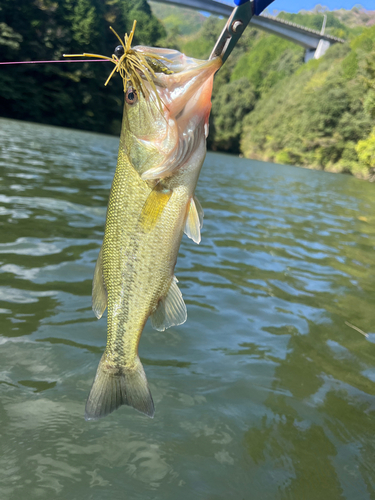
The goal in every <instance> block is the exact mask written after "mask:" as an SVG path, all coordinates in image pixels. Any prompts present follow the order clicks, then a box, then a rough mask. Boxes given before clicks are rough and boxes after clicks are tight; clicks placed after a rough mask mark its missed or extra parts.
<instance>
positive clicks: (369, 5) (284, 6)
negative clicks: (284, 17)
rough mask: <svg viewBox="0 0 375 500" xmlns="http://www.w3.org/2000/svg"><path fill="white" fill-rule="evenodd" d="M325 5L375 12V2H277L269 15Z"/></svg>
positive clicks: (228, 0) (334, 7) (333, 7)
mask: <svg viewBox="0 0 375 500" xmlns="http://www.w3.org/2000/svg"><path fill="white" fill-rule="evenodd" d="M218 1H221V2H223V3H227V4H229V5H233V4H234V1H231V0H218ZM318 4H320V5H324V6H325V7H328V9H329V10H336V9H347V10H350V9H352V8H353V7H354V6H359V5H361V6H362V7H364V8H365V9H368V10H375V0H362V1H360V2H358V1H357V2H356V1H354V0H320V1H319V0H318V1H317V0H275V1H274V2H273V3H271V5H270V6H269V8H268V10H269V13H270V14H272V13H273V10H276V11H280V10H285V11H286V12H299V11H300V10H311V9H313V8H314V7H315V5H318Z"/></svg>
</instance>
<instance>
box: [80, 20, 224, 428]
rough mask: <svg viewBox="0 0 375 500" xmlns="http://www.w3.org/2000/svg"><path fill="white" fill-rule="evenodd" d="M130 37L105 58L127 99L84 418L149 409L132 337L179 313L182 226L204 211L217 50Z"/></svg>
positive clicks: (197, 224) (101, 262) (97, 283)
mask: <svg viewBox="0 0 375 500" xmlns="http://www.w3.org/2000/svg"><path fill="white" fill-rule="evenodd" d="M134 27H135V26H134ZM134 27H133V31H134ZM133 31H132V33H133ZM116 35H117V34H116ZM131 35H132V34H131ZM117 36H118V35H117ZM130 38H132V36H129V37H128V36H127V35H125V43H124V42H123V41H122V39H121V38H119V39H120V41H121V44H122V45H121V46H119V47H117V48H116V50H115V54H114V55H113V56H112V58H111V60H112V61H113V62H114V63H115V64H116V67H115V68H114V71H113V72H115V71H117V72H119V73H120V75H121V76H122V78H123V81H124V93H125V99H124V110H123V120H122V125H121V134H120V142H119V151H118V160H117V167H116V171H115V175H114V179H113V183H112V187H111V190H110V195H109V202H108V208H107V215H106V222H105V229H104V238H103V244H102V247H101V249H100V251H99V256H98V260H97V262H96V266H95V271H94V279H93V287H92V308H93V311H94V313H95V315H96V317H97V318H98V319H100V318H101V317H102V315H103V313H104V311H105V309H106V308H107V311H108V315H107V344H106V348H105V351H104V353H103V355H102V357H101V360H100V362H99V365H98V368H97V372H96V375H95V378H94V382H93V384H92V387H91V390H90V393H89V396H88V399H87V403H86V407H85V419H86V420H97V419H100V418H102V417H105V416H106V415H108V414H110V413H112V412H113V411H114V410H116V409H117V408H119V407H120V406H121V405H128V406H131V407H133V408H135V409H136V410H138V411H139V412H142V413H143V414H145V415H147V416H149V417H151V418H152V417H153V416H154V412H155V407H154V403H153V399H152V395H151V392H150V389H149V386H148V382H147V378H146V374H145V371H144V368H143V366H142V363H141V360H140V358H139V354H138V345H139V342H140V338H141V334H142V331H143V329H144V327H145V324H146V322H147V320H148V319H149V318H150V320H151V326H152V327H153V328H154V329H156V330H159V331H164V330H165V329H166V328H169V327H171V326H177V325H180V324H182V323H184V322H185V321H186V318H187V310H186V305H185V303H184V300H183V297H182V294H181V291H180V289H179V287H178V284H177V283H178V280H177V278H176V276H175V274H174V269H175V265H176V262H177V255H178V251H179V247H180V243H181V239H182V236H183V234H184V232H185V234H186V235H187V236H188V237H189V238H191V239H192V240H193V241H194V242H196V243H199V242H200V240H201V228H202V224H203V210H202V207H201V205H200V203H199V201H198V200H197V198H196V197H195V194H194V192H195V188H196V185H197V181H198V177H199V173H200V171H201V167H202V164H203V161H204V159H205V155H206V138H207V135H208V120H209V114H210V110H211V94H212V85H213V77H214V74H215V73H216V71H217V70H218V69H219V68H220V66H221V64H222V61H221V58H220V57H215V58H213V59H211V60H207V61H205V60H199V59H194V58H190V57H188V56H186V55H184V54H183V53H181V52H179V51H177V50H170V49H160V48H152V47H146V46H141V45H138V46H135V47H133V48H131V47H130V43H129V40H130ZM116 53H117V54H118V55H117V56H116ZM85 55H87V54H85ZM93 56H95V55H93ZM98 57H100V56H98ZM113 72H112V73H111V75H112V74H113ZM111 75H110V76H111Z"/></svg>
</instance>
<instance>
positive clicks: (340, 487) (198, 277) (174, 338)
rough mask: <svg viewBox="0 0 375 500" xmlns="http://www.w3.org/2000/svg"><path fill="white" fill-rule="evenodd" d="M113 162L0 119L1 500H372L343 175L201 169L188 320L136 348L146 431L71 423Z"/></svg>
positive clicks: (89, 138)
mask: <svg viewBox="0 0 375 500" xmlns="http://www.w3.org/2000/svg"><path fill="white" fill-rule="evenodd" d="M117 147H118V140H117V139H116V138H111V137H107V136H101V135H95V134H89V133H83V132H77V131H72V130H65V129H61V128H52V127H43V126H39V125H33V124H27V123H20V122H15V121H9V120H0V178H1V180H0V227H1V232H0V271H1V274H0V280H1V281H0V284H1V288H0V313H1V315H0V319H1V329H0V344H1V346H0V391H1V397H0V434H1V438H0V439H1V440H0V451H1V453H0V491H1V499H2V500H14V499H24V498H28V499H31V500H34V499H35V500H36V499H43V498H48V499H51V498H53V499H60V498H61V499H70V500H75V499H77V500H82V499H94V500H104V499H111V500H112V499H120V498H121V499H122V498H131V499H132V500H138V499H141V500H146V499H147V500H148V499H153V500H166V499H171V500H172V499H173V500H174V499H177V498H178V499H182V500H191V499H192V498H194V499H202V500H227V499H229V498H236V499H239V500H242V499H246V500H247V499H254V500H258V499H262V500H263V499H264V500H268V499H269V500H274V499H296V500H301V499H303V500H306V499H312V500H325V499H327V500H335V499H348V500H356V499H358V500H368V499H369V500H370V499H374V498H375V473H374V458H375V437H374V436H375V419H374V417H375V414H374V410H375V404H374V395H375V370H374V354H375V346H374V343H375V261H374V255H375V253H374V250H375V185H374V184H369V183H366V182H363V181H359V180H357V179H355V178H352V177H349V176H344V175H334V174H327V173H322V172H316V171H309V170H304V169H299V168H294V167H286V166H279V165H272V164H267V163H262V162H256V161H249V160H245V159H239V158H235V157H232V156H225V155H218V154H208V156H207V159H206V162H205V165H204V168H203V171H202V175H201V178H200V182H199V185H198V188H197V196H198V198H199V199H200V201H201V204H202V205H203V208H204V211H205V220H204V228H203V231H202V242H201V244H200V245H199V246H198V245H195V244H194V243H193V242H192V241H191V240H189V239H188V238H186V237H185V236H184V238H183V241H182V245H181V249H180V254H179V259H178V263H177V267H176V275H177V277H178V279H179V281H180V287H181V290H182V293H183V296H184V298H185V301H186V303H187V307H188V321H187V322H186V323H185V324H184V325H182V326H179V327H174V328H171V329H169V330H167V331H165V332H157V331H154V330H152V329H151V327H150V325H149V324H147V326H146V328H145V331H144V332H143V335H142V339H141V344H140V356H141V358H142V362H143V364H144V366H145V370H146V373H147V377H148V380H149V384H150V389H151V392H152V394H153V397H154V401H155V405H156V414H155V418H154V419H153V420H151V419H149V418H147V417H144V416H143V415H141V414H139V413H137V412H136V411H134V410H133V409H131V408H128V407H122V408H121V409H120V410H118V411H116V412H115V413H113V414H112V415H110V416H109V417H107V418H105V419H103V420H100V421H98V422H85V420H84V419H83V413H84V405H85V400H86V397H87V393H88V391H89V389H90V387H91V384H92V380H93V377H94V375H95V371H96V367H97V364H98V362H99V359H100V356H101V353H102V352H103V349H104V346H105V337H106V320H105V318H103V319H102V320H100V321H97V320H96V319H95V317H94V315H93V313H92V311H91V298H90V295H91V280H92V275H93V270H94V266H95V261H96V258H97V255H98V252H99V248H100V245H101V239H102V236H103V227H104V220H105V213H106V205H107V199H108V192H109V188H110V185H111V181H112V177H113V174H114V167H115V164H116V156H117ZM345 322H349V323H350V324H352V325H354V326H356V327H358V328H359V329H361V330H362V331H363V332H365V333H367V334H368V336H367V337H366V336H364V335H363V334H361V333H360V332H358V331H356V330H354V329H353V328H350V327H349V326H347V325H346V324H345Z"/></svg>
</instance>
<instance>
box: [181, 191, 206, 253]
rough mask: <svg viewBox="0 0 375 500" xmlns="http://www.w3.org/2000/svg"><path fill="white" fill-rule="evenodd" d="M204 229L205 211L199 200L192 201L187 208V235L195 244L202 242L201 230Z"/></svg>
mask: <svg viewBox="0 0 375 500" xmlns="http://www.w3.org/2000/svg"><path fill="white" fill-rule="evenodd" d="M202 227H203V209H202V206H201V204H200V203H199V201H198V199H197V198H196V197H195V196H194V198H191V199H190V202H189V204H188V207H187V216H186V223H185V234H186V236H188V237H189V238H191V239H192V240H193V241H194V242H195V243H198V244H199V243H200V241H201V228H202Z"/></svg>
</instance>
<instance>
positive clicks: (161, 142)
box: [121, 46, 222, 180]
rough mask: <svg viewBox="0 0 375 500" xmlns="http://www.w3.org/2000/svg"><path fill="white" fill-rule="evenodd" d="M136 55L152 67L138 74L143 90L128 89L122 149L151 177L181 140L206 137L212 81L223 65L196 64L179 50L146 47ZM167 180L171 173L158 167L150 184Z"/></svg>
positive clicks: (137, 49) (217, 61)
mask: <svg viewBox="0 0 375 500" xmlns="http://www.w3.org/2000/svg"><path fill="white" fill-rule="evenodd" d="M133 50H134V51H135V52H136V53H138V54H141V56H143V57H144V58H145V60H146V61H147V63H148V67H147V68H145V69H144V71H143V72H142V71H140V72H139V74H140V76H141V79H142V85H141V86H140V87H139V88H134V87H133V85H132V84H131V82H128V83H127V85H126V86H125V88H124V90H125V102H124V116H123V125H122V131H121V146H122V147H123V148H125V152H126V154H127V156H128V158H129V159H130V161H131V163H132V165H133V166H134V168H135V169H136V170H137V171H138V172H139V174H140V175H142V176H143V178H145V177H144V175H145V173H146V172H148V171H152V170H155V168H156V169H157V167H158V166H161V165H162V164H163V163H165V162H166V161H168V158H169V159H171V155H172V156H173V152H176V149H178V144H179V141H180V142H181V138H182V137H185V136H186V137H187V136H188V135H189V134H190V136H191V135H192V132H194V134H198V133H200V134H201V136H203V137H204V136H207V134H208V117H209V113H210V110H211V94H212V83H213V77H214V74H215V72H216V71H217V70H218V69H219V68H220V66H221V64H222V62H221V59H220V58H215V59H213V60H208V61H202V60H199V59H194V58H191V57H187V56H186V55H185V54H182V53H181V52H179V51H177V50H169V49H159V48H151V47H144V46H136V47H134V48H133ZM190 149H192V148H191V147H190ZM189 151H190V150H189ZM190 153H192V151H190ZM177 163H178V162H177ZM159 174H160V175H159ZM168 175H171V169H170V168H169V169H166V170H165V169H164V170H163V169H160V168H159V170H157V171H156V172H154V174H153V177H150V178H149V180H151V178H152V179H160V178H162V177H165V176H168Z"/></svg>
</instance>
